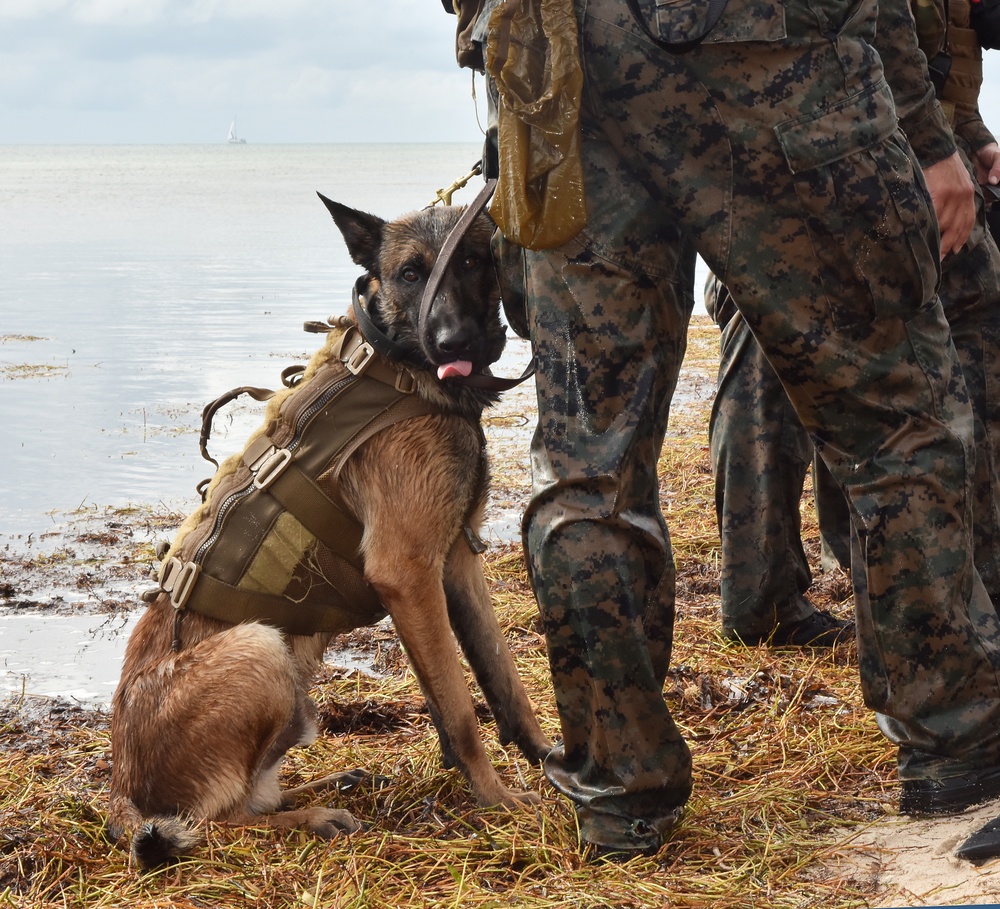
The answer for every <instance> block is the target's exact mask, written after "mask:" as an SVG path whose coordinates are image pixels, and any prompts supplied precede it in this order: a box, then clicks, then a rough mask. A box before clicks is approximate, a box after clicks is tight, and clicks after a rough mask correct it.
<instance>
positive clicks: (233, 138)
mask: <svg viewBox="0 0 1000 909" xmlns="http://www.w3.org/2000/svg"><path fill="white" fill-rule="evenodd" d="M227 141H228V142H229V144H230V145H246V142H247V140H246V139H241V138H240V137H239V136H237V135H236V118H235V117H233V122H232V123H230V124H229V139H228V140H227Z"/></svg>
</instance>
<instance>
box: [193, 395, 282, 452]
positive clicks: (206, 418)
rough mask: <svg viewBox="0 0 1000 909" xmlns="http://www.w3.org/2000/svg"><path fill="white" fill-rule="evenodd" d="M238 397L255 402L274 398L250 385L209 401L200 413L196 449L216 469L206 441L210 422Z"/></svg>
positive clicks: (209, 434)
mask: <svg viewBox="0 0 1000 909" xmlns="http://www.w3.org/2000/svg"><path fill="white" fill-rule="evenodd" d="M240 395H250V397H251V398H253V399H254V400H255V401H270V400H271V398H273V397H274V392H273V391H272V390H271V389H270V388H255V387H254V386H252V385H243V386H241V387H240V388H233V389H231V390H230V391H227V392H226V393H225V394H223V395H219V397H217V398H216V399H215V400H214V401H209V402H208V404H206V405H205V409H204V410H202V412H201V435H200V436H199V438H198V448H199V449H201V456H202V457H203V458H204V459H205V460H206V461H211V462H212V463H213V464H214V465H215V466H216V467H218V466H219V462H218V461H216V460H215V458H213V457H212V456H211V455H210V454H209V453H208V440H209V438H210V437H211V435H212V420H214V419H215V415H216V414H217V413H218V412H219V410H221V409H222V408H223V407H225V406H226V405H227V404H228V403H229V402H230V401H235V400H236V399H237V398H238V397H239V396H240Z"/></svg>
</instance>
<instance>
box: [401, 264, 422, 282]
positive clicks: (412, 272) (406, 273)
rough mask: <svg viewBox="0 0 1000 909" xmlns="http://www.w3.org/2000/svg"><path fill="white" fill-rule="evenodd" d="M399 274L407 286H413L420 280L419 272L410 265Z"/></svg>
mask: <svg viewBox="0 0 1000 909" xmlns="http://www.w3.org/2000/svg"><path fill="white" fill-rule="evenodd" d="M399 274H400V276H401V277H402V279H403V280H404V281H406V283H407V284H413V283H415V282H417V281H419V280H420V272H419V271H417V270H416V269H415V268H414V267H413V266H412V265H407V266H406V268H404V269H403V270H402V271H401V272H400V273H399Z"/></svg>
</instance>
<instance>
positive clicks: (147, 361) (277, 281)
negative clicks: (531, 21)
mask: <svg viewBox="0 0 1000 909" xmlns="http://www.w3.org/2000/svg"><path fill="white" fill-rule="evenodd" d="M480 151H481V149H480V148H479V147H478V146H476V145H434V144H428V145H317V146H308V145H291V146H280V145H252V144H247V145H223V144H220V145H212V146H204V145H202V146H95V147H72V146H46V147H31V146H7V147H0V544H4V543H5V542H6V543H7V544H9V545H13V546H14V548H15V549H16V548H18V543H17V541H18V540H20V541H21V542H22V543H23V541H24V540H25V539H26V538H27V536H28V535H29V534H31V535H34V536H35V537H36V538H37V536H38V535H39V534H41V533H44V532H46V531H50V530H54V529H56V527H57V526H58V524H59V523H60V520H61V519H62V518H63V516H65V515H66V514H68V513H71V512H74V511H77V510H80V509H93V508H105V507H119V506H127V505H133V504H149V503H157V502H163V503H164V504H166V505H168V506H169V507H171V508H177V509H179V510H181V511H183V512H187V511H188V510H189V509H190V507H191V505H192V503H193V502H194V501H195V498H194V496H195V493H194V487H195V485H196V484H197V483H198V481H200V480H202V479H203V478H205V477H207V476H209V475H210V474H211V473H212V470H213V468H212V467H211V465H209V464H208V463H207V462H206V461H204V460H202V458H201V456H200V454H199V452H198V445H197V430H198V428H199V425H200V413H201V408H202V407H203V406H204V404H205V403H206V402H208V401H210V400H213V399H214V398H216V397H217V396H218V395H220V394H221V393H223V392H224V391H227V390H228V389H230V388H233V387H236V386H240V385H263V386H266V387H272V388H273V387H274V386H275V384H276V383H277V382H278V381H279V379H278V376H279V374H280V372H281V369H282V368H283V367H284V366H286V365H288V364H289V363H290V362H292V361H293V360H295V359H302V358H305V357H306V356H308V354H309V353H311V352H312V351H313V350H315V349H316V348H317V347H318V346H319V343H320V341H319V340H318V339H317V336H315V335H307V334H305V333H304V332H303V331H302V323H303V322H304V321H306V320H315V319H324V318H326V317H327V316H329V315H331V314H335V313H341V312H343V311H345V309H346V308H347V306H348V304H349V301H350V290H351V286H352V284H353V282H354V280H355V278H356V277H357V276H358V274H359V273H360V271H361V269H360V268H359V267H358V266H357V265H355V264H354V263H353V262H351V261H350V259H349V257H348V255H347V251H346V249H345V247H344V244H343V241H342V239H341V237H340V234H339V232H338V231H337V229H336V227H335V225H334V224H333V221H332V219H331V218H330V216H329V214H328V213H327V211H326V209H325V208H324V206H323V205H322V204H321V202H320V201H319V199H318V198H317V197H316V192H317V190H318V191H320V192H322V193H323V194H324V195H326V196H329V197H330V198H332V199H335V200H337V201H339V202H343V203H345V204H348V205H351V206H353V207H356V208H361V209H365V210H367V211H371V212H374V213H376V214H378V215H381V216H383V217H387V218H391V217H395V216H396V215H398V214H401V213H402V212H405V211H410V210H412V209H415V208H420V207H423V206H424V205H426V204H428V203H429V202H430V201H431V199H432V198H433V197H434V193H435V191H436V190H437V189H438V188H439V187H444V186H448V185H449V184H451V183H452V181H454V180H455V179H457V178H458V177H460V176H462V175H464V174H466V173H467V172H468V171H469V170H470V169H471V167H472V165H473V164H474V163H475V162H476V161H477V160H478V158H479V155H480ZM481 185H482V183H481V180H480V178H478V177H476V178H473V181H472V182H471V183H470V185H469V186H468V187H467V188H466V189H465V190H463V191H461V192H459V193H458V194H456V196H455V202H456V203H464V202H468V201H470V200H471V199H472V197H473V196H474V194H475V193H476V192H477V191H478V189H479V188H480V186H481ZM702 278H703V276H702V277H700V278H699V280H702ZM514 374H516V373H514ZM260 414H261V410H260V407H259V405H256V404H252V403H248V404H245V405H239V404H238V405H235V406H233V407H231V408H229V409H228V410H227V411H226V412H225V415H224V416H223V417H222V418H221V419H219V420H218V421H217V424H216V430H215V435H214V436H213V450H214V451H215V452H218V453H220V454H228V453H230V452H231V451H233V450H236V449H238V448H239V447H240V445H241V444H242V443H243V441H244V440H245V437H246V435H247V433H248V432H250V431H251V430H252V429H254V428H255V427H256V426H257V425H259V422H260ZM227 441H228V442H229V448H228V449H227V448H226V447H225V446H226V442H227Z"/></svg>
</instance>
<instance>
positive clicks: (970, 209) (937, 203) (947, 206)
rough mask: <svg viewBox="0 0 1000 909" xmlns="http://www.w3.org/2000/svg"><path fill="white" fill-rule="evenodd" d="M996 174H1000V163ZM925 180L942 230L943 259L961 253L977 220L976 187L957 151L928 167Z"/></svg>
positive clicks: (999, 175) (925, 171) (999, 150)
mask: <svg viewBox="0 0 1000 909" xmlns="http://www.w3.org/2000/svg"><path fill="white" fill-rule="evenodd" d="M998 152H1000V149H998ZM997 174H998V177H1000V162H998V167H997ZM924 180H925V181H926V183H927V189H928V190H929V191H930V194H931V202H933V203H934V214H936V215H937V220H938V227H939V228H940V230H941V258H942V259H943V258H944V257H945V256H946V255H947V254H948V253H950V252H958V251H959V250H960V249H961V248H962V246H963V244H964V243H965V241H966V240H967V239H968V238H969V233H970V232H971V230H972V225H973V224H975V222H976V190H975V187H974V186H973V185H972V178H971V177H970V176H969V172H968V171H967V170H966V169H965V165H964V164H963V163H962V159H961V157H960V156H959V154H958V152H955V153H954V154H953V155H951V157H948V158H945V159H944V160H943V161H938V162H937V163H936V164H932V165H930V166H929V167H925V168H924Z"/></svg>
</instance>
